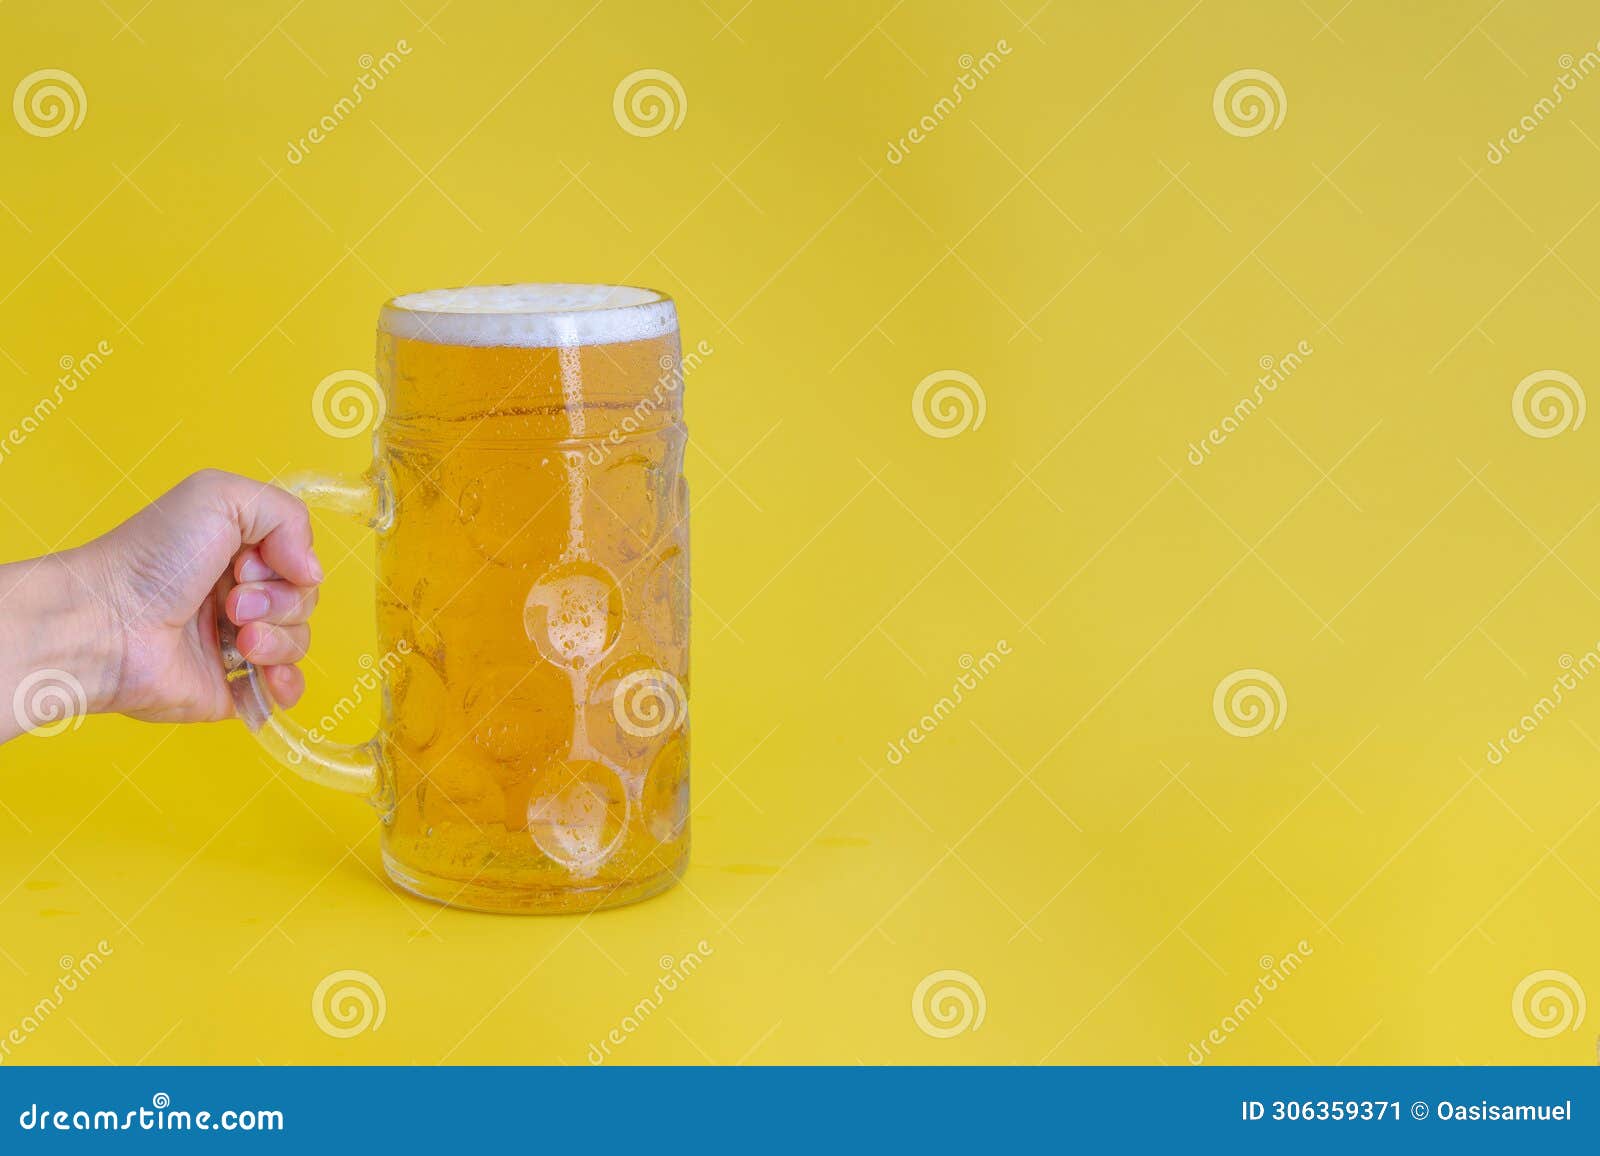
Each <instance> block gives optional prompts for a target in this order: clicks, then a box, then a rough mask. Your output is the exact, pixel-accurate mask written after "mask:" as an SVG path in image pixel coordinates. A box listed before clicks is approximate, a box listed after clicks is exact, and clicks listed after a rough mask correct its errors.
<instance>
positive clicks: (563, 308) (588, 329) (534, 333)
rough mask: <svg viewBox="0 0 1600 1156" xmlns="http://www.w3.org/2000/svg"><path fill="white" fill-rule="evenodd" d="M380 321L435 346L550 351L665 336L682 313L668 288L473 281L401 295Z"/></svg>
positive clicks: (398, 334) (400, 333) (391, 329)
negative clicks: (496, 346) (501, 346)
mask: <svg viewBox="0 0 1600 1156" xmlns="http://www.w3.org/2000/svg"><path fill="white" fill-rule="evenodd" d="M378 324H379V327H380V328H381V329H382V330H383V331H384V332H385V333H390V334H393V335H394V336H396V337H403V338H406V339H408V340H411V341H427V342H431V343H433V344H435V345H511V346H521V347H524V348H534V349H549V348H563V347H570V346H576V345H614V344H616V343H618V342H622V341H645V340H648V339H650V338H654V337H664V336H665V335H667V334H668V333H673V332H676V331H677V328H678V311H677V308H676V306H674V305H673V303H672V299H671V298H670V297H668V296H666V294H664V293H658V292H656V291H655V290H654V289H639V288H635V287H634V286H631V285H564V284H547V285H468V286H466V287H464V288H461V289H430V290H428V291H426V292H424V293H407V294H405V295H404V296H401V297H396V298H395V299H394V300H393V301H390V302H389V303H388V304H387V305H385V306H384V307H383V314H382V316H381V317H380V318H379V322H378Z"/></svg>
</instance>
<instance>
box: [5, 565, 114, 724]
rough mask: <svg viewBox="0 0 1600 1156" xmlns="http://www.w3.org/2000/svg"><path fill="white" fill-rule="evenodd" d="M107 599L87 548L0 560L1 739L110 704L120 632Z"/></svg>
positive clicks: (107, 589) (105, 580)
mask: <svg viewBox="0 0 1600 1156" xmlns="http://www.w3.org/2000/svg"><path fill="white" fill-rule="evenodd" d="M113 598H114V594H113V591H112V589H111V586H110V583H109V575H108V574H107V573H106V571H105V569H104V567H103V566H101V565H100V564H99V561H98V560H97V558H96V556H95V555H94V554H93V553H92V551H90V550H89V549H88V548H79V549H76V550H69V551H66V552H63V553H60V554H47V555H45V556H44V557H42V558H33V559H30V560H28V561H25V562H17V563H12V564H10V565H7V566H0V600H3V601H4V603H5V606H6V610H7V613H6V614H5V615H4V617H3V625H0V632H3V640H0V646H3V650H0V691H4V692H5V701H4V702H3V703H0V732H3V734H4V737H7V738H9V737H11V735H14V734H17V733H20V732H21V731H24V730H31V729H36V728H39V727H42V726H49V725H52V724H55V723H58V722H60V721H61V720H62V718H63V717H65V716H66V715H69V714H79V713H89V714H93V713H98V712H101V711H107V710H113V709H115V702H116V696H117V689H118V686H119V684H120V682H121V668H122V654H121V651H122V630H121V627H120V625H119V623H118V616H117V614H116V612H115V610H114V602H113ZM63 676H64V677H63Z"/></svg>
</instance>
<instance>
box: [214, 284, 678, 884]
mask: <svg viewBox="0 0 1600 1156" xmlns="http://www.w3.org/2000/svg"><path fill="white" fill-rule="evenodd" d="M341 376H344V377H347V378H360V377H361V376H362V375H341ZM330 381H333V379H330ZM369 384H370V383H369ZM334 385H335V386H337V388H330V387H329V382H325V383H324V388H323V389H322V390H321V394H322V396H319V397H318V398H317V399H316V403H315V405H314V408H317V407H320V409H319V422H322V423H323V424H325V425H326V424H327V423H328V422H330V421H334V420H336V419H337V418H338V417H339V416H340V415H341V410H344V411H345V412H344V413H343V416H344V417H346V418H348V417H350V416H351V414H350V412H349V407H352V406H354V407H358V408H359V407H360V406H363V405H365V406H371V407H373V409H374V412H372V413H371V417H372V418H373V419H375V420H376V423H377V424H376V426H375V430H374V434H373V463H372V467H371V469H370V470H369V471H368V472H367V473H366V474H364V475H362V476H361V477H359V478H341V477H334V476H328V475H323V474H305V475H299V476H297V477H295V478H294V479H291V480H290V482H289V483H288V488H289V489H291V490H293V491H294V492H295V493H297V494H299V495H300V497H301V498H303V499H304V500H305V501H306V502H307V504H308V505H310V506H312V507H315V508H323V509H328V510H333V511H337V512H340V513H343V514H346V515H350V516H352V517H354V518H356V519H357V520H359V521H362V522H364V523H365V524H366V525H369V526H370V527H372V529H373V530H374V531H375V532H376V535H377V567H376V580H377V581H376V587H377V602H378V646H379V650H380V652H381V655H380V656H379V657H377V658H376V659H364V660H363V663H364V664H366V665H368V671H369V675H368V676H364V677H371V678H372V679H373V683H374V685H376V682H377V680H379V679H381V681H382V721H381V725H380V730H379V733H378V734H377V736H375V737H374V738H373V739H371V740H370V741H368V742H365V743H361V744H359V745H353V746H352V745H347V744H340V743H335V742H332V741H329V740H328V739H326V738H325V737H324V736H323V735H322V734H321V733H320V732H319V731H317V730H316V729H315V728H313V729H310V730H308V729H307V728H305V727H304V726H302V725H300V724H299V723H296V722H294V721H293V720H292V719H290V718H289V717H288V716H287V715H285V714H284V713H283V712H281V711H280V710H278V709H276V708H275V706H274V705H273V702H272V699H271V698H270V696H269V694H268V693H267V691H266V689H265V687H264V686H263V684H262V681H261V679H260V677H259V674H258V672H257V671H256V670H255V669H254V668H253V667H252V666H251V665H250V664H249V663H248V662H246V661H245V660H244V659H243V658H242V656H241V655H240V654H239V653H238V650H237V647H236V646H234V645H233V634H234V632H233V628H232V626H231V624H229V623H228V622H227V619H226V616H222V617H220V618H219V627H220V629H221V631H222V635H223V654H224V662H225V665H226V667H227V677H228V680H229V686H230V689H231V690H232V693H233V697H234V703H235V706H236V708H237V712H238V714H239V716H240V718H242V719H243V720H244V722H245V723H246V725H248V726H249V728H250V729H251V730H252V731H253V732H254V733H255V735H256V737H257V738H258V739H260V741H261V743H262V744H263V746H265V747H266V749H267V750H268V751H269V752H271V753H272V754H273V755H274V756H275V757H277V758H278V759H280V760H282V761H283V762H284V763H286V764H287V765H288V766H290V767H291V768H293V769H294V770H295V771H297V772H298V773H300V774H302V775H304V776H305V777H306V778H308V779H310V780H312V781H313V782H317V783H322V784H324V785H327V786H331V787H334V788H337V789H339V790H343V791H349V792H352V793H355V794H359V795H363V796H365V797H367V798H368V799H370V800H371V801H372V802H373V803H374V804H375V806H376V807H377V808H378V810H379V812H380V813H381V815H382V818H383V860H384V865H385V867H386V868H387V870H388V872H389V875H390V877H391V878H392V879H393V880H394V881H395V882H396V883H398V884H399V885H400V886H401V887H403V888H404V889H406V890H407V891H410V892H413V893H415V894H417V895H420V896H423V897H425V898H427V899H432V900H435V901H437V902H440V903H445V904H450V905H454V906H458V907H465V908H473V909H477V910H486V911H511V912H570V911H585V910H592V909H595V908H600V907H608V906H614V905H617V904H622V903H628V902H632V901H634V900H638V899H643V898H645V897H647V896H650V895H654V894H656V893H657V892H660V891H663V890H665V889H666V888H668V887H670V886H671V885H672V884H673V883H674V882H675V881H676V879H677V878H678V876H679V875H680V874H681V873H682V871H683V869H684V865H685V864H686V862H687V860H688V851H689V828H688V820H689V718H688V699H689V534H688V515H689V506H688V489H687V485H686V483H685V481H684V478H683V454H684V444H685V439H686V431H685V427H684V423H683V408H682V402H683V398H682V388H681V387H682V357H681V352H680V348H679V342H678V324H677V310H676V308H675V307H674V305H673V302H672V300H671V299H670V298H668V297H666V296H665V295H663V294H661V293H657V292H654V291H652V290H648V289H637V288H631V287H624V286H610V285H499V286H477V287H472V288H465V289H449V290H436V291H431V292H425V293H413V294H408V295H406V296H402V297H397V298H395V299H394V300H393V301H390V302H389V303H388V304H387V305H386V306H384V308H383V311H382V314H381V316H380V319H379V325H378V376H377V385H378V389H377V390H376V391H375V392H373V391H370V390H368V391H363V390H362V388H361V384H360V382H359V381H357V382H355V383H353V384H352V383H350V382H343V383H340V382H335V383H334Z"/></svg>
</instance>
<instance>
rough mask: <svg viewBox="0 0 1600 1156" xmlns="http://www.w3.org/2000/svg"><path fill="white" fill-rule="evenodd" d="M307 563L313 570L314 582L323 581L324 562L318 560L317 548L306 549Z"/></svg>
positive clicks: (312, 578)
mask: <svg viewBox="0 0 1600 1156" xmlns="http://www.w3.org/2000/svg"><path fill="white" fill-rule="evenodd" d="M306 565H307V567H308V568H309V569H310V571H311V580H312V581H313V582H321V581H322V563H321V562H319V561H318V560H317V552H316V551H315V550H307V551H306Z"/></svg>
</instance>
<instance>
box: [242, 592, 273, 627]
mask: <svg viewBox="0 0 1600 1156" xmlns="http://www.w3.org/2000/svg"><path fill="white" fill-rule="evenodd" d="M271 605H272V603H271V601H270V600H269V599H268V598H267V596H266V595H265V594H263V593H262V592H261V591H259V590H246V591H245V592H244V593H243V594H241V595H239V601H238V603H237V604H236V605H235V606H234V608H233V612H234V615H235V616H236V617H237V618H238V619H239V621H241V622H251V621H254V620H255V619H257V618H260V617H261V616H262V615H264V614H266V612H267V608H268V607H269V606H271Z"/></svg>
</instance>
